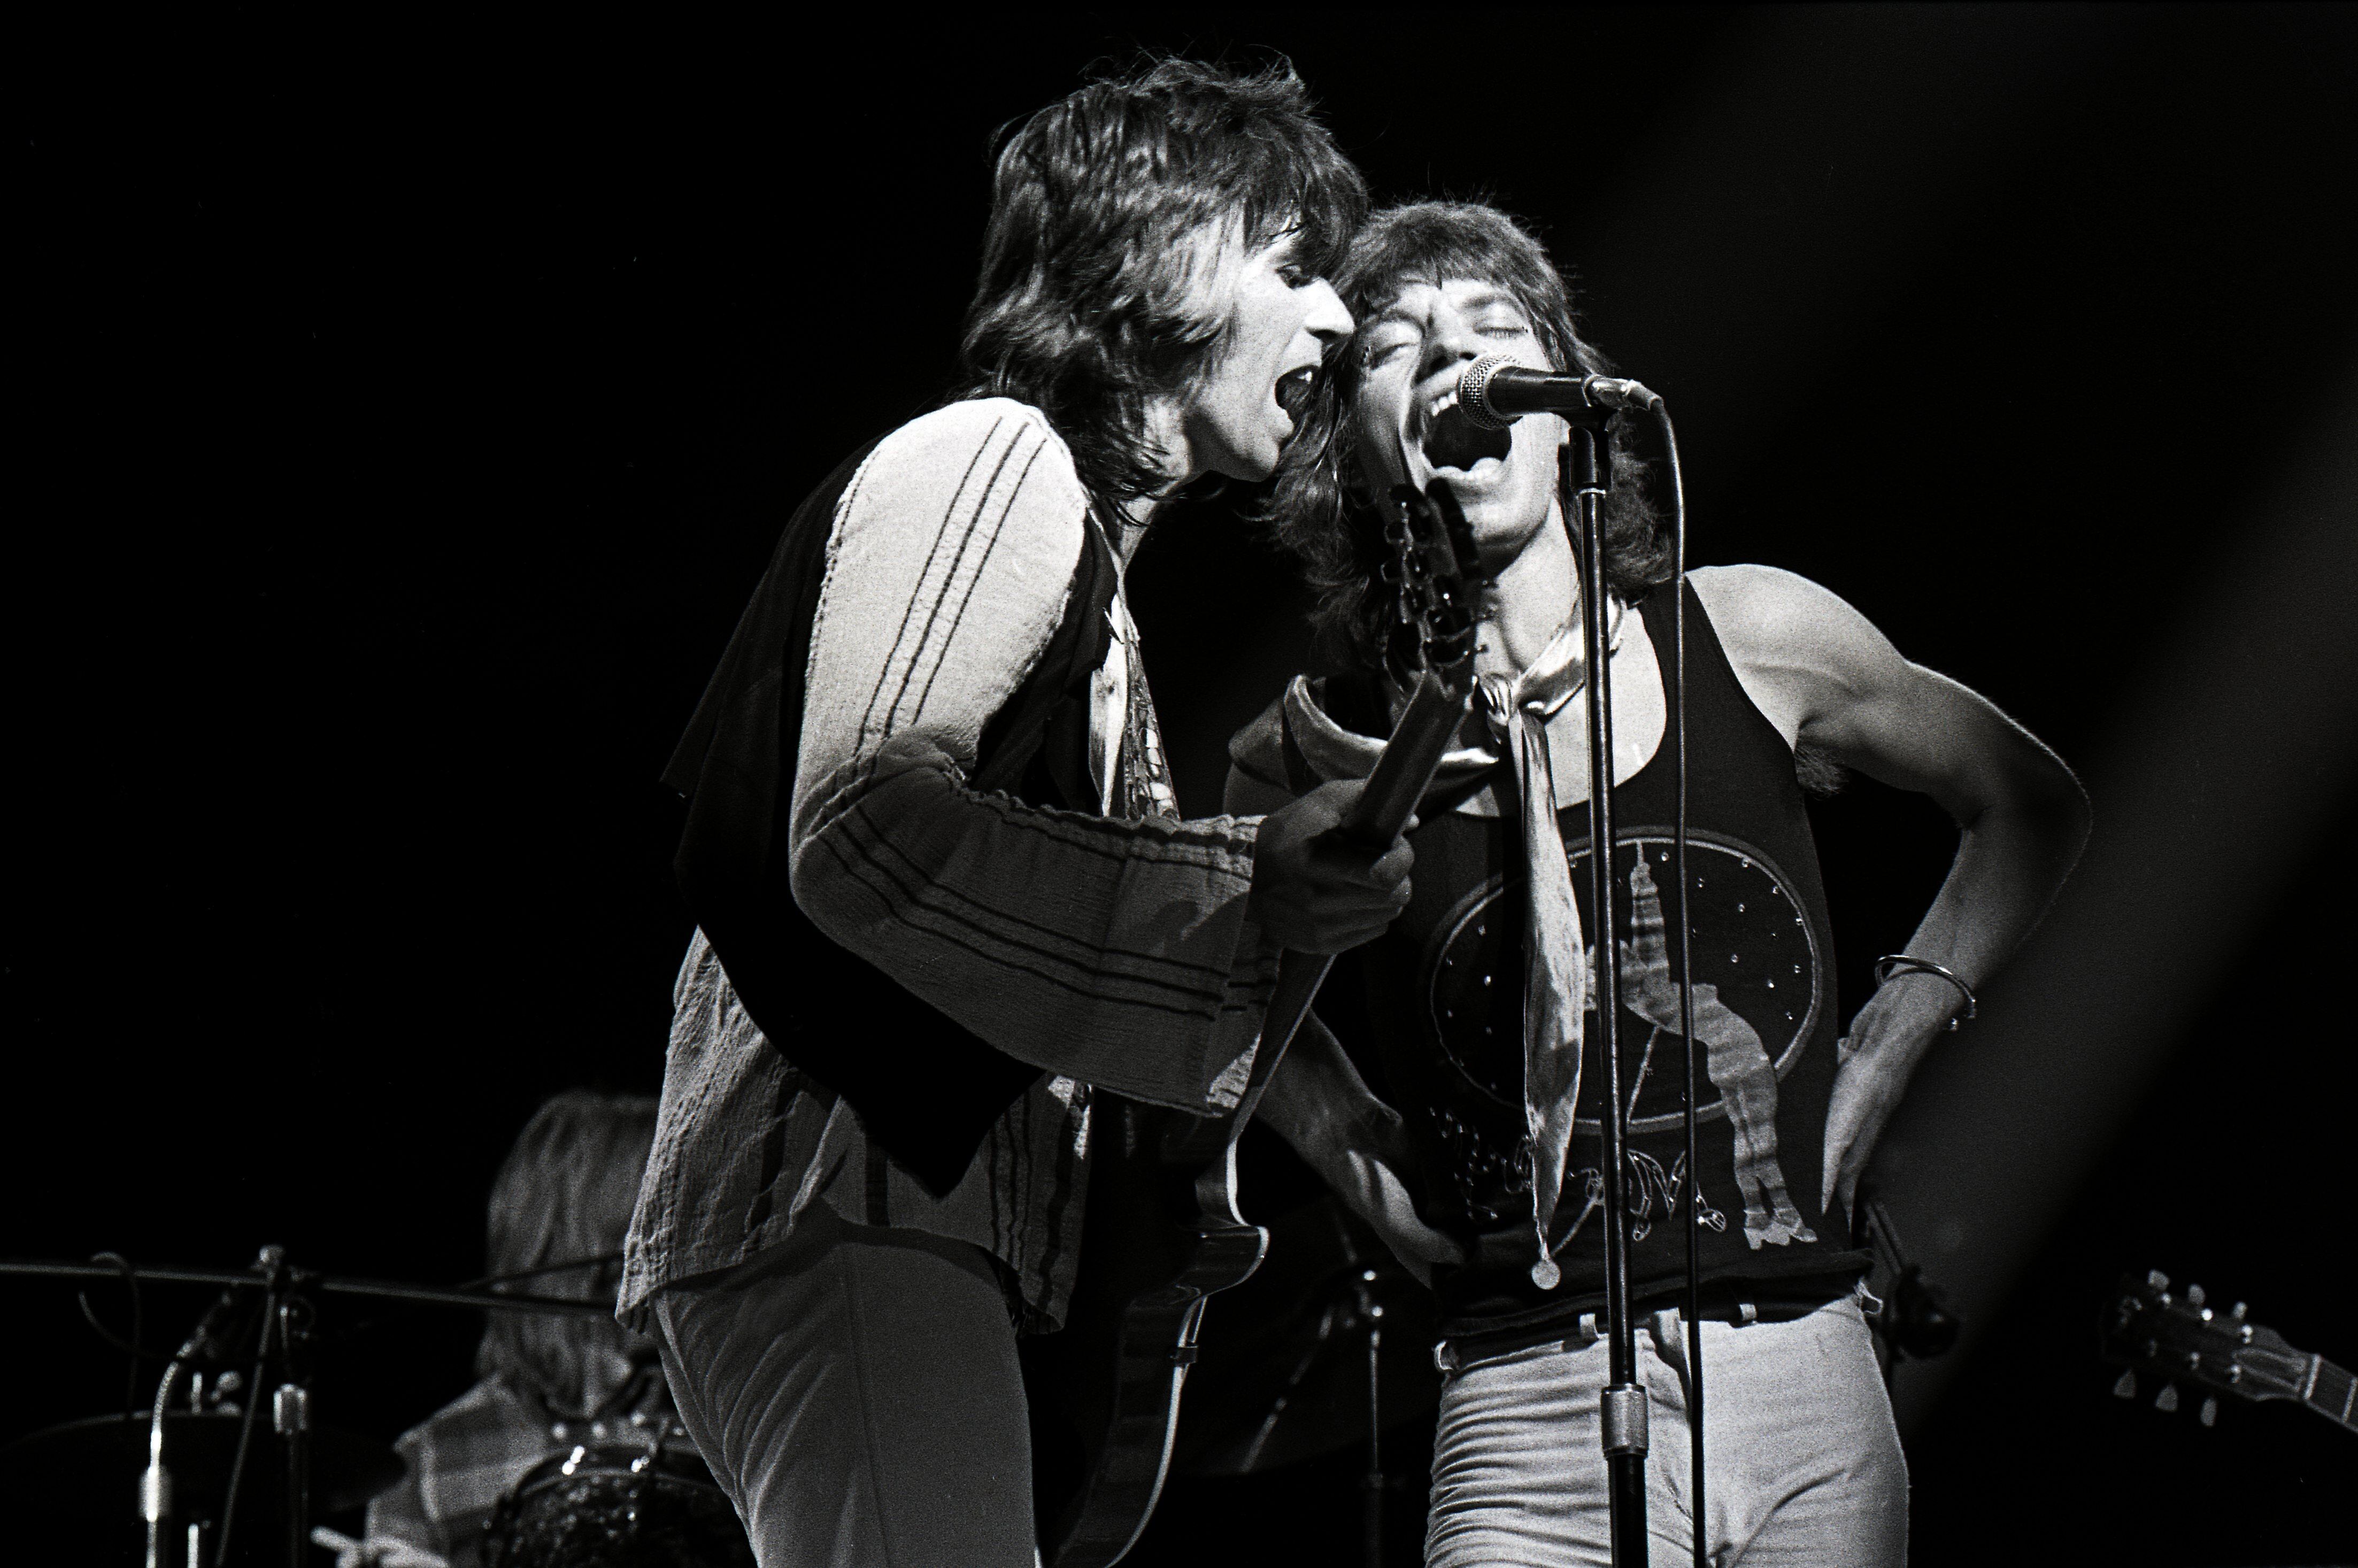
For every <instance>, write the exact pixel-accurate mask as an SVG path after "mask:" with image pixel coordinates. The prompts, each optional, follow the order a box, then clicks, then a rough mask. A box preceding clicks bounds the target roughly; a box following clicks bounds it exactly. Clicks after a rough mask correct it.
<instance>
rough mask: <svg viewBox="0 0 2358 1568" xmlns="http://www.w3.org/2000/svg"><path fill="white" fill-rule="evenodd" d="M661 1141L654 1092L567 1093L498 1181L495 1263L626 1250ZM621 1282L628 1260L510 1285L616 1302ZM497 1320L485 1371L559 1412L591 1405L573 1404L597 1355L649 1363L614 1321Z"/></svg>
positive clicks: (580, 1316)
mask: <svg viewBox="0 0 2358 1568" xmlns="http://www.w3.org/2000/svg"><path fill="white" fill-rule="evenodd" d="M654 1137H655V1102H654V1100H653V1099H651V1098H648V1097H646V1096H644V1095H603V1094H596V1093H592V1092H591V1091H590V1090H588V1089H568V1090H567V1091H566V1092H565V1093H563V1094H561V1095H558V1096H557V1097H556V1098H553V1099H551V1100H549V1101H548V1102H547V1103H546V1104H545V1105H543V1106H542V1107H541V1108H539V1109H538V1110H537V1111H535V1112H534V1113H533V1118H532V1119H531V1120H530V1121H528V1122H526V1123H525V1129H524V1130H523V1131H522V1132H520V1133H518V1134H517V1135H516V1141H515V1147H514V1148H513V1149H511V1150H509V1151H508V1157H507V1159H506V1161H505V1162H503V1163H502V1164H501V1166H500V1173H499V1178H498V1179H497V1180H496V1181H495V1182H493V1183H492V1201H491V1208H490V1214H489V1217H488V1222H487V1224H486V1226H485V1234H484V1241H485V1247H484V1252H485V1256H486V1260H487V1264H488V1269H487V1271H488V1272H489V1273H491V1274H492V1275H494V1276H498V1275H505V1274H514V1273H519V1272H522V1271H525V1270H527V1269H537V1268H540V1267H542V1266H543V1265H545V1264H549V1263H564V1262H569V1261H571V1260H575V1259H579V1258H599V1257H603V1256H605V1255H607V1254H609V1253H615V1252H620V1251H621V1250H622V1235H623V1233H624V1232H625V1231H627V1230H628V1229H629V1228H630V1226H631V1209H632V1206H633V1205H634V1204H635V1203H636V1202H637V1201H638V1195H639V1178H640V1176H641V1175H642V1174H644V1173H645V1171H646V1166H647V1152H648V1151H649V1150H650V1149H652V1148H653V1147H654ZM621 1279H622V1266H621V1265H620V1264H619V1263H608V1264H600V1265H598V1266H596V1267H592V1268H583V1269H572V1270H567V1271H563V1272H559V1273H549V1274H542V1275H537V1276H535V1277H533V1278H531V1279H526V1280H520V1281H516V1282H515V1283H514V1285H512V1286H510V1287H509V1288H510V1289H513V1290H516V1291H522V1292H525V1293H527V1294H531V1295H548V1296H570V1297H573V1298H575V1299H577V1300H580V1301H605V1302H609V1303H611V1302H612V1301H613V1299H614V1288H615V1286H616V1284H617V1283H618V1282H619V1281H621ZM495 1288H496V1287H495ZM488 1316H489V1318H490V1322H489V1323H488V1324H487V1325H485V1327H484V1330H483V1341H482V1344H481V1346H478V1347H477V1349H476V1351H475V1371H476V1373H477V1375H478V1376H481V1377H486V1378H502V1379H506V1380H507V1381H508V1382H510V1383H511V1384H514V1385H515V1386H517V1387H519V1388H520V1389H522V1390H525V1391H527V1392H530V1393H533V1394H536V1395H538V1396H539V1398H540V1400H541V1401H542V1402H543V1403H544V1404H546V1405H547V1406H548V1407H549V1408H550V1409H551V1410H553V1411H557V1413H559V1414H570V1415H589V1414H590V1413H592V1412H591V1411H577V1410H574V1409H573V1406H574V1405H575V1404H576V1403H578V1402H579V1401H580V1400H582V1397H583V1388H584V1385H585V1383H586V1382H587V1381H588V1374H589V1373H590V1370H591V1369H592V1368H593V1366H594V1365H595V1364H596V1363H597V1362H598V1361H600V1360H603V1361H604V1362H606V1363H607V1364H608V1365H609V1366H610V1367H611V1366H614V1365H617V1364H619V1363H622V1362H626V1361H630V1360H633V1359H644V1358H645V1357H644V1352H645V1351H646V1350H647V1348H648V1347H647V1346H645V1345H644V1343H643V1342H641V1341H640V1340H639V1339H638V1338H637V1336H633V1335H631V1334H629V1333H627V1332H626V1331H625V1330H624V1329H623V1328H622V1325H620V1324H618V1323H616V1322H615V1321H614V1320H613V1319H612V1318H611V1317H598V1316H592V1315H590V1314H587V1313H568V1314H563V1315H562V1316H559V1315H557V1314H542V1313H524V1312H495V1313H492V1314H488ZM593 1402H594V1401H593Z"/></svg>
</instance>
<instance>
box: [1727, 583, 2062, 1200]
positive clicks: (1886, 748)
mask: <svg viewBox="0 0 2358 1568" xmlns="http://www.w3.org/2000/svg"><path fill="white" fill-rule="evenodd" d="M1693 580H1694V585H1695V592H1696V596H1697V597H1698V598H1699V599H1701V600H1702V601H1703V605H1704V610H1705V611H1707V612H1708V613H1709V614H1710V616H1711V620H1712V626H1713V629H1714V631H1715V632H1716V633H1718V635H1719V639H1720V643H1721V644H1722V646H1724V647H1725V649H1726V650H1727V654H1728V658H1729V662H1730V663H1731V664H1732V665H1734V666H1735V669H1736V678H1737V679H1738V680H1739V681H1740V682H1741V683H1742V684H1743V687H1744V689H1745V691H1746V693H1747V695H1748V696H1750V697H1751V698H1752V700H1753V702H1754V704H1755V705H1756V706H1757V707H1758V708H1759V709H1760V711H1761V712H1762V713H1763V714H1764V715H1765V716H1767V718H1768V721H1769V722H1770V723H1771V724H1773V725H1775V726H1776V727H1777V729H1778V730H1779V733H1781V734H1782V735H1783V736H1784V737H1785V739H1786V741H1787V743H1788V744H1791V745H1796V746H1801V747H1807V748H1810V749H1812V750H1813V751H1816V752H1821V753H1823V755H1825V756H1827V757H1830V758H1832V759H1833V761H1834V762H1839V763H1841V764H1842V765H1843V766H1844V767H1847V768H1855V769H1856V770H1857V771H1858V772H1860V773H1865V774H1866V775H1867V776H1868V777H1869V778H1873V779H1877V780H1880V781H1881V782H1883V783H1885V784H1891V785H1893V786H1895V787H1897V788H1899V789H1906V790H1913V791H1915V792H1916V793H1918V794H1920V795H1929V796H1931V798H1932V799H1933V800H1934V801H1935V802H1937V803H1938V804H1939V805H1940V806H1941V807H1942V809H1943V810H1945V811H1947V812H1948V814H1949V815H1950V816H1952V818H1954V819H1955V821H1956V823H1957V827H1958V833H1959V838H1958V844H1957V856H1956V860H1955V861H1954V862H1953V863H1952V865H1951V867H1950V869H1949V875H1948V877H1947V879H1946V880H1945V881H1943V882H1942V884H1941V891H1940V893H1939V895H1938V896H1937V897H1935V898H1934V899H1933V901H1932V904H1931V908H1930V909H1928V910H1926V911H1925V914H1924V918H1923V920H1922V921H1921V922H1920V924H1919V925H1918V926H1917V928H1916V933H1915V935H1913V936H1911V937H1910V938H1909V943H1908V947H1907V951H1908V952H1909V953H1910V954H1912V955H1914V956H1915V957H1920V958H1924V959H1928V960H1930V961H1931V962H1933V963H1936V964H1940V965H1942V966H1944V967H1946V968H1950V969H1952V970H1954V971H1955V972H1956V974H1957V975H1958V976H1959V977H1960V978H1961V979H1963V980H1964V982H1965V983H1966V984H1967V985H1969V986H1974V987H1976V988H1978V987H1979V986H1981V985H1982V983H1983V982H1984V981H1985V980H1986V979H1989V977H1990V976H1991V975H1992V974H1994V973H1996V969H1997V968H1998V966H1999V965H2000V964H2002V963H2003V962H2004V961H2005V960H2006V957H2008V956H2009V955H2011V954H2012V953H2013V952H2014V950H2015V949H2016V948H2017V946H2020V945H2021V944H2022V941H2023V939H2024V938H2025V937H2027V936H2028V935H2029V934H2030V932H2031V929H2032V928H2033V927H2034V926H2036V925H2038V923H2039V917H2040V916H2041V915H2042V914H2045V913H2046V910H2047V906H2048V904H2049V903H2051V902H2052V901H2053V899H2054V897H2055V893H2056V892H2057V890H2058V889H2059V888H2061V886H2062V883H2063V879H2064V877H2065V875H2066V874H2067V873H2068V872H2069V871H2071V864H2072V862H2073V861H2074V860H2077V859H2078V858H2079V853H2080V848H2081V846H2082V844H2083V843H2085V842H2086V840H2087V836H2088V804H2087V797H2086V795H2084V794H2083V793H2082V790H2081V788H2080V784H2079V781H2078V780H2076V779H2075V778H2073V777H2072V776H2071V770H2070V769H2069V768H2067V767H2065V766H2064V765H2063V763H2062V762H2061V759H2059V758H2058V757H2057V756H2056V755H2055V753H2054V752H2050V751H2049V750H2048V749H2047V748H2046V747H2045V746H2043V745H2041V744H2039V741H2037V740H2036V739H2034V738H2033V737H2032V736H2031V735H2030V733H2029V732H2028V730H2024V729H2023V728H2022V727H2021V726H2020V725H2018V724H2017V723H2015V722H2014V721H2013V720H2012V719H2008V718H2006V715H2005V714H2003V713H2001V712H1999V711H1998V709H1997V708H1996V706H1995V705H1993V704H1992V703H1990V702H1989V701H1988V700H1987V699H1986V698H1985V697H1979V696H1977V695H1975V694H1974V692H1972V691H1970V690H1968V689H1966V688H1965V687H1963V686H1961V685H1959V684H1958V683H1957V682H1955V681H1953V680H1951V679H1949V678H1948V677H1947V676H1942V675H1939V674H1936V673H1934V672H1933V671H1931V670H1928V669H1926V668H1924V667H1923V666H1922V665H1915V664H1911V663H1909V661H1908V660H1907V659H1905V658H1903V657H1901V655H1900V654H1899V652H1898V649H1897V648H1895V647H1893V646H1892V644H1891V642H1890V640H1889V639H1888V638H1887V637H1885V636H1884V635H1883V633H1881V632H1879V631H1877V629H1876V627H1875V626H1874V625H1873V623H1871V622H1869V621H1868V620H1867V619H1866V617H1865V616H1863V615H1861V614H1860V613H1859V612H1858V611H1856V610H1854V609H1853V608H1851V606H1850V605H1848V604H1847V603H1845V602H1844V601H1843V600H1841V599H1840V598H1838V597H1837V596H1836V595H1834V594H1833V593H1831V592H1829V591H1827V590H1826V589H1823V588H1821V587H1819V586H1818V585H1817V584H1815V583H1813V582H1811V581H1810V580H1808V579H1805V578H1801V577H1796V576H1794V575H1793V574H1792V573H1790V572H1784V571H1779V570H1776V569H1775V568H1768V567H1726V568H1715V569H1712V570H1706V571H1699V572H1697V573H1695V574H1694V579H1693ZM1962 1004H1963V1001H1962V999H1961V998H1960V997H1959V996H1958V994H1957V992H1956V990H1955V988H1953V987H1952V986H1950V985H1949V984H1948V982H1946V981H1945V980H1942V979H1940V978H1939V977H1938V976H1934V975H1926V974H1920V973H1917V974H1903V975H1897V976H1894V977H1893V978H1892V979H1891V981H1890V983H1888V984H1887V985H1886V986H1884V987H1882V988H1881V989H1879V990H1877V993H1876V994H1875V996H1874V997H1873V998H1872V999H1871V1000H1869V1001H1868V1003H1867V1005H1866V1007H1864V1008H1862V1009H1861V1010H1860V1011H1859V1014H1858V1016H1857V1018H1856V1019H1855V1020H1854V1021H1853V1022H1852V1025H1851V1033H1850V1037H1849V1039H1848V1041H1847V1042H1846V1043H1845V1047H1844V1049H1845V1053H1846V1054H1845V1057H1844V1063H1843V1066H1842V1068H1841V1071H1840V1073H1839V1074H1838V1075H1837V1076H1836V1079H1835V1084H1834V1098H1833V1108H1832V1109H1831V1110H1830V1112H1829V1114H1828V1117H1827V1128H1826V1162H1825V1169H1824V1172H1823V1177H1824V1194H1825V1195H1826V1198H1827V1200H1828V1201H1829V1203H1831V1202H1833V1201H1834V1200H1836V1199H1839V1200H1840V1201H1841V1202H1842V1203H1843V1204H1844V1206H1848V1204H1849V1202H1850V1199H1851V1195H1852V1194H1853V1192H1854V1191H1855V1186H1856V1184H1857V1180H1858V1175H1859V1173H1860V1172H1861V1171H1862V1170H1863V1169H1864V1168H1865V1167H1866V1161H1867V1158H1868V1156H1869V1155H1870V1154H1871V1153H1872V1152H1873V1151H1874V1146H1875V1141H1876V1139H1877V1136H1879V1135H1880V1133H1881V1131H1882V1129H1883V1125H1884V1123H1885V1121H1886V1120H1887V1119H1888V1118H1889V1116H1890V1113H1891V1111H1892V1110H1893V1109H1894V1108H1896V1107H1897V1106H1898V1102H1899V1098H1900V1096H1901V1094H1902V1093H1904V1092H1905V1090H1906V1088H1907V1085H1908V1080H1909V1077H1910V1076H1913V1074H1914V1072H1915V1070H1916V1065H1917V1063H1918V1062H1920V1060H1922V1058H1923V1055H1924V1053H1925V1051H1926V1050H1927V1049H1929V1047H1930V1046H1931V1043H1932V1041H1933V1040H1934V1039H1936V1038H1937V1037H1938V1035H1939V1034H1940V1033H1941V1031H1942V1029H1943V1028H1944V1027H1945V1025H1946V1024H1947V1022H1948V1021H1949V1019H1950V1018H1951V1017H1952V1016H1953V1015H1954V1013H1955V1012H1956V1011H1957V1010H1958V1009H1959V1008H1960V1007H1961V1006H1962Z"/></svg>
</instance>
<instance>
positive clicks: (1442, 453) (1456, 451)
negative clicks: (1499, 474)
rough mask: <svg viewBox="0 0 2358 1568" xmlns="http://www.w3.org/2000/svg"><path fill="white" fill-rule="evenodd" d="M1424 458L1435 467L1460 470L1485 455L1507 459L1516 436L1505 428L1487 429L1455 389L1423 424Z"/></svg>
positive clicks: (1468, 467)
mask: <svg viewBox="0 0 2358 1568" xmlns="http://www.w3.org/2000/svg"><path fill="white" fill-rule="evenodd" d="M1423 444H1424V460H1425V461H1427V462H1429V463H1431V464H1432V465H1433V467H1434V468H1435V469H1455V470H1458V471H1460V472H1461V473H1462V472H1464V471H1466V470H1468V469H1471V468H1472V467H1473V466H1474V465H1475V464H1476V463H1478V462H1480V461H1481V460H1483V459H1484V458H1497V459H1498V460H1500V461H1502V462H1503V461H1505V460H1506V456H1507V454H1508V453H1509V451H1511V450H1512V449H1514V440H1513V438H1512V437H1511V436H1510V435H1509V432H1507V431H1505V430H1485V429H1483V428H1482V427H1480V426H1478V425H1476V424H1475V423H1474V421H1473V420H1471V419H1469V418H1467V417H1466V411H1465V410H1464V409H1462V408H1460V407H1458V406H1457V395H1456V393H1455V390H1454V389H1453V390H1452V391H1450V392H1449V393H1447V394H1445V395H1443V397H1442V398H1441V399H1440V401H1439V406H1437V407H1436V408H1435V409H1434V410H1433V416H1432V418H1431V420H1430V421H1429V422H1428V423H1427V424H1426V425H1425V427H1424V443H1423Z"/></svg>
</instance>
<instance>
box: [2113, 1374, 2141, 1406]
mask: <svg viewBox="0 0 2358 1568" xmlns="http://www.w3.org/2000/svg"><path fill="white" fill-rule="evenodd" d="M2113 1398H2115V1399H2116V1400H2133V1399H2135V1398H2136V1373H2135V1372H2124V1373H2122V1374H2121V1380H2120V1381H2119V1382H2117V1383H2115V1384H2114V1385H2113Z"/></svg>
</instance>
